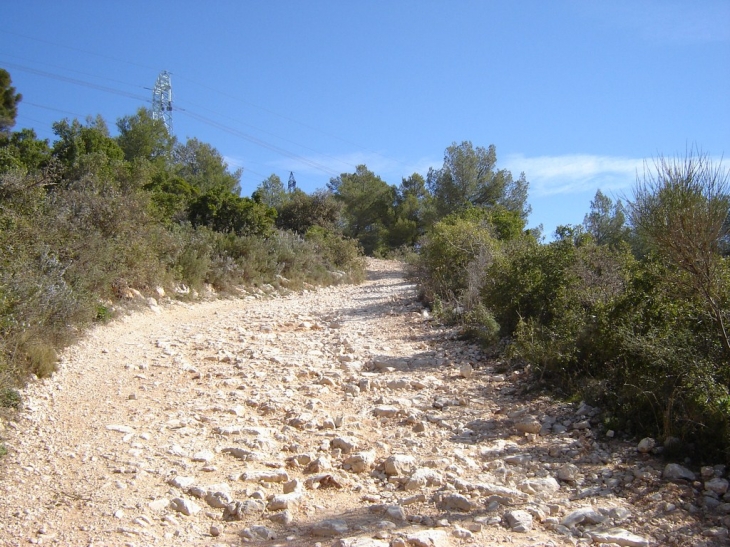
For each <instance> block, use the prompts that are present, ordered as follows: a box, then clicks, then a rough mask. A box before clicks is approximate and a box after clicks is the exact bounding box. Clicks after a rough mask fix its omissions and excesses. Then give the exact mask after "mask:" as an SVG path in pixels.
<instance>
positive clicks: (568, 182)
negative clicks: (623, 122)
mask: <svg viewBox="0 0 730 547" xmlns="http://www.w3.org/2000/svg"><path fill="white" fill-rule="evenodd" d="M504 167H506V168H507V169H509V170H510V171H512V173H513V174H517V173H520V172H523V171H524V173H525V175H526V177H527V180H528V181H529V182H530V194H531V195H533V196H549V195H555V194H572V193H580V192H585V191H589V190H596V189H599V188H600V189H601V190H602V191H609V190H621V189H625V188H628V187H630V186H631V185H632V184H633V183H634V181H635V180H636V174H637V172H638V173H641V172H643V169H644V159H643V158H639V159H636V158H621V157H613V156H593V155H588V154H573V155H565V156H536V157H532V158H530V157H525V156H524V155H522V154H512V155H510V156H507V158H506V160H505V162H504Z"/></svg>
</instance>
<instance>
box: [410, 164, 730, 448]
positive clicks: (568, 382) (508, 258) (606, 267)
mask: <svg viewBox="0 0 730 547" xmlns="http://www.w3.org/2000/svg"><path fill="white" fill-rule="evenodd" d="M708 162H709V160H708V159H707V158H706V157H703V156H700V157H699V158H695V157H688V158H684V159H681V160H677V161H669V160H663V159H662V160H660V161H658V162H657V164H656V173H649V174H647V173H645V174H644V178H643V179H642V180H640V181H639V184H638V185H637V189H636V192H635V194H634V201H633V202H630V203H629V204H628V210H629V212H630V217H631V220H632V225H631V226H628V227H627V226H626V225H625V224H624V217H623V210H624V209H623V206H622V205H621V206H616V207H614V206H613V205H612V203H611V202H610V200H608V199H606V198H605V196H602V195H598V196H597V199H596V202H595V203H594V211H593V213H592V214H591V215H590V216H589V217H587V222H586V226H587V228H588V230H587V231H584V230H583V229H582V228H581V227H580V226H562V227H560V228H559V229H558V230H557V232H556V239H555V240H554V241H552V242H550V243H541V242H539V241H537V240H536V239H535V238H532V237H529V236H522V237H511V238H504V237H503V234H505V233H511V232H510V231H509V230H507V231H502V232H500V230H498V229H497V226H498V223H497V222H495V220H494V219H495V217H494V216H492V217H491V218H489V216H488V211H487V212H485V213H483V214H484V215H486V216H485V218H484V219H483V220H481V221H479V220H476V219H475V217H471V218H469V217H468V216H464V215H457V216H452V217H447V218H446V219H444V220H442V221H441V222H438V223H436V224H435V225H434V227H433V228H432V229H431V230H430V231H429V233H428V234H427V236H426V238H425V239H424V241H423V245H422V248H421V252H420V256H419V258H418V261H417V265H418V268H417V272H418V274H419V280H420V282H421V285H422V287H423V290H424V293H425V295H426V296H427V298H428V299H429V300H431V301H433V302H434V304H435V305H436V307H437V311H438V308H439V305H440V306H441V308H442V309H443V310H444V311H446V312H448V311H449V310H451V313H442V314H441V315H442V317H444V318H446V319H449V320H456V321H458V322H460V323H461V324H462V325H464V327H465V328H466V329H469V328H472V326H473V325H475V324H481V325H483V332H485V333H488V332H490V331H493V330H495V329H499V334H500V336H501V337H502V340H503V341H504V340H506V341H508V343H507V346H506V352H507V356H508V357H511V358H512V359H514V360H515V362H516V363H522V364H528V365H529V366H530V368H531V370H532V371H533V372H534V373H535V374H534V376H533V381H534V382H541V383H542V384H543V385H550V386H552V388H553V389H558V390H559V391H561V392H562V393H563V394H565V395H566V396H570V397H582V398H585V399H588V400H590V401H593V402H594V403H597V404H600V406H601V407H602V408H604V409H605V411H606V422H607V424H608V425H609V426H610V427H618V428H620V429H621V430H622V431H624V432H626V433H629V434H636V435H647V434H648V435H653V436H657V437H659V438H661V439H669V440H671V439H678V440H679V441H680V442H679V443H678V444H679V445H680V446H684V447H685V448H687V447H691V446H695V447H697V453H696V455H697V456H698V457H700V458H702V459H704V460H706V461H710V462H712V461H717V459H718V458H721V457H722V458H724V459H725V460H726V461H728V462H730V350H729V349H728V347H729V346H730V342H728V340H729V339H730V338H729V337H728V333H727V324H728V320H729V319H730V266H729V265H728V262H727V260H728V259H727V258H726V257H725V256H724V249H725V248H726V244H725V242H726V241H727V239H728V238H727V230H728V223H727V218H728V213H729V212H730V198H728V195H729V193H728V188H727V186H726V183H727V180H728V174H727V172H726V171H723V170H722V169H719V168H717V167H716V166H712V165H710V164H709V163H708ZM599 198H601V199H599ZM619 205H620V204H619ZM497 218H498V217H497ZM606 234H609V235H610V237H608V236H607V235H606ZM500 235H502V237H501V238H500ZM599 236H600V237H599ZM504 239H507V241H504ZM475 289H478V292H477V293H476V295H475ZM455 310H459V311H460V312H461V313H460V314H455V313H453V311H455ZM482 339H483V340H484V341H486V342H488V343H494V341H495V339H496V337H494V336H493V337H491V338H490V337H489V336H483V337H482ZM525 387H528V386H525ZM676 444H677V443H674V444H673V446H676Z"/></svg>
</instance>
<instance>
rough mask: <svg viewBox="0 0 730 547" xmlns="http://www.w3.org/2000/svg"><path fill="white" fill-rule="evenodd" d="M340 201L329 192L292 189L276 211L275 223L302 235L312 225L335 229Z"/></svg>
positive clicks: (338, 218)
mask: <svg viewBox="0 0 730 547" xmlns="http://www.w3.org/2000/svg"><path fill="white" fill-rule="evenodd" d="M341 216H342V202H340V201H337V199H336V198H335V197H334V196H333V195H332V193H331V192H328V191H325V190H318V191H316V192H313V193H312V194H306V193H304V192H302V191H301V190H299V189H296V190H294V192H292V193H291V194H290V196H289V199H288V200H287V201H286V203H284V204H283V205H282V206H281V208H280V209H279V211H278V215H277V217H276V225H277V226H278V227H279V228H281V229H282V230H292V231H294V232H296V233H298V234H302V235H304V234H305V233H307V231H308V230H309V229H310V228H311V227H312V226H321V227H322V228H325V229H327V230H331V231H337V230H338V229H339V227H340V224H341V221H340V219H341Z"/></svg>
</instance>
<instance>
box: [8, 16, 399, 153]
mask: <svg viewBox="0 0 730 547" xmlns="http://www.w3.org/2000/svg"><path fill="white" fill-rule="evenodd" d="M0 32H3V33H5V34H12V35H14V36H19V37H21V38H25V39H27V40H33V41H36V42H41V43H44V44H48V45H52V46H56V47H62V48H65V49H69V50H72V51H78V52H81V53H86V54H88V55H93V56H96V57H100V58H103V59H108V60H112V61H116V62H119V63H124V64H128V65H132V66H138V67H142V68H146V69H150V70H157V69H156V68H154V67H150V66H148V65H144V64H141V63H135V62H132V61H127V60H125V59H118V58H116V57H111V56H108V55H102V54H100V53H98V52H95V51H89V50H85V49H82V48H76V47H71V46H67V45H65V44H59V43H56V42H51V41H49V40H43V39H40V38H36V37H33V36H28V35H25V34H20V33H18V32H14V31H9V30H6V29H0ZM176 78H179V79H182V80H185V81H188V82H190V83H192V84H194V85H197V86H199V87H202V88H204V89H207V90H209V91H213V92H215V93H218V94H219V95H222V96H224V97H228V98H230V99H233V100H235V101H238V102H241V103H243V104H246V105H248V106H251V107H254V108H257V109H259V110H261V111H263V112H267V113H269V114H271V115H273V116H277V117H279V118H281V119H283V120H287V121H289V122H292V123H295V124H297V125H300V126H302V127H305V128H307V129H310V130H312V131H316V132H317V133H320V134H322V135H325V136H327V137H330V138H333V139H336V140H338V141H340V142H343V143H346V144H349V145H351V146H354V147H356V148H359V149H360V150H365V151H367V152H370V153H372V154H375V155H376V156H379V157H381V158H383V159H386V160H391V161H394V162H396V163H399V164H401V165H404V166H406V164H405V163H404V162H402V161H400V160H397V159H395V158H390V157H388V156H385V155H384V154H381V153H380V152H377V151H375V150H371V149H369V148H367V147H365V146H362V145H360V144H358V143H355V142H352V141H350V140H348V139H344V138H342V137H340V136H338V135H335V134H333V133H329V132H327V131H323V130H322V129H319V128H317V127H314V126H312V125H310V124H307V123H304V122H301V121H299V120H296V119H294V118H292V117H290V116H286V115H284V114H280V113H278V112H276V111H274V110H271V109H269V108H266V107H263V106H259V105H256V104H254V103H251V102H249V101H245V100H243V99H241V98H240V97H236V96H235V95H231V94H229V93H224V92H222V91H220V90H218V89H215V88H213V87H210V86H207V85H205V84H201V83H199V82H196V81H195V80H193V79H190V78H186V77H185V76H183V75H180V74H178V73H177V72H176ZM254 129H256V128H254ZM259 131H261V130H260V129H259ZM274 136H275V135H274ZM277 138H281V137H277ZM294 144H296V143H294ZM298 146H301V145H298ZM332 159H334V158H332ZM351 167H354V166H351Z"/></svg>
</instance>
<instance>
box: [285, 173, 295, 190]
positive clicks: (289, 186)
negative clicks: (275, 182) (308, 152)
mask: <svg viewBox="0 0 730 547" xmlns="http://www.w3.org/2000/svg"><path fill="white" fill-rule="evenodd" d="M296 188H297V181H296V180H295V179H294V172H293V171H289V184H287V187H286V189H287V190H289V191H290V192H293V191H294V190H296Z"/></svg>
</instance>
